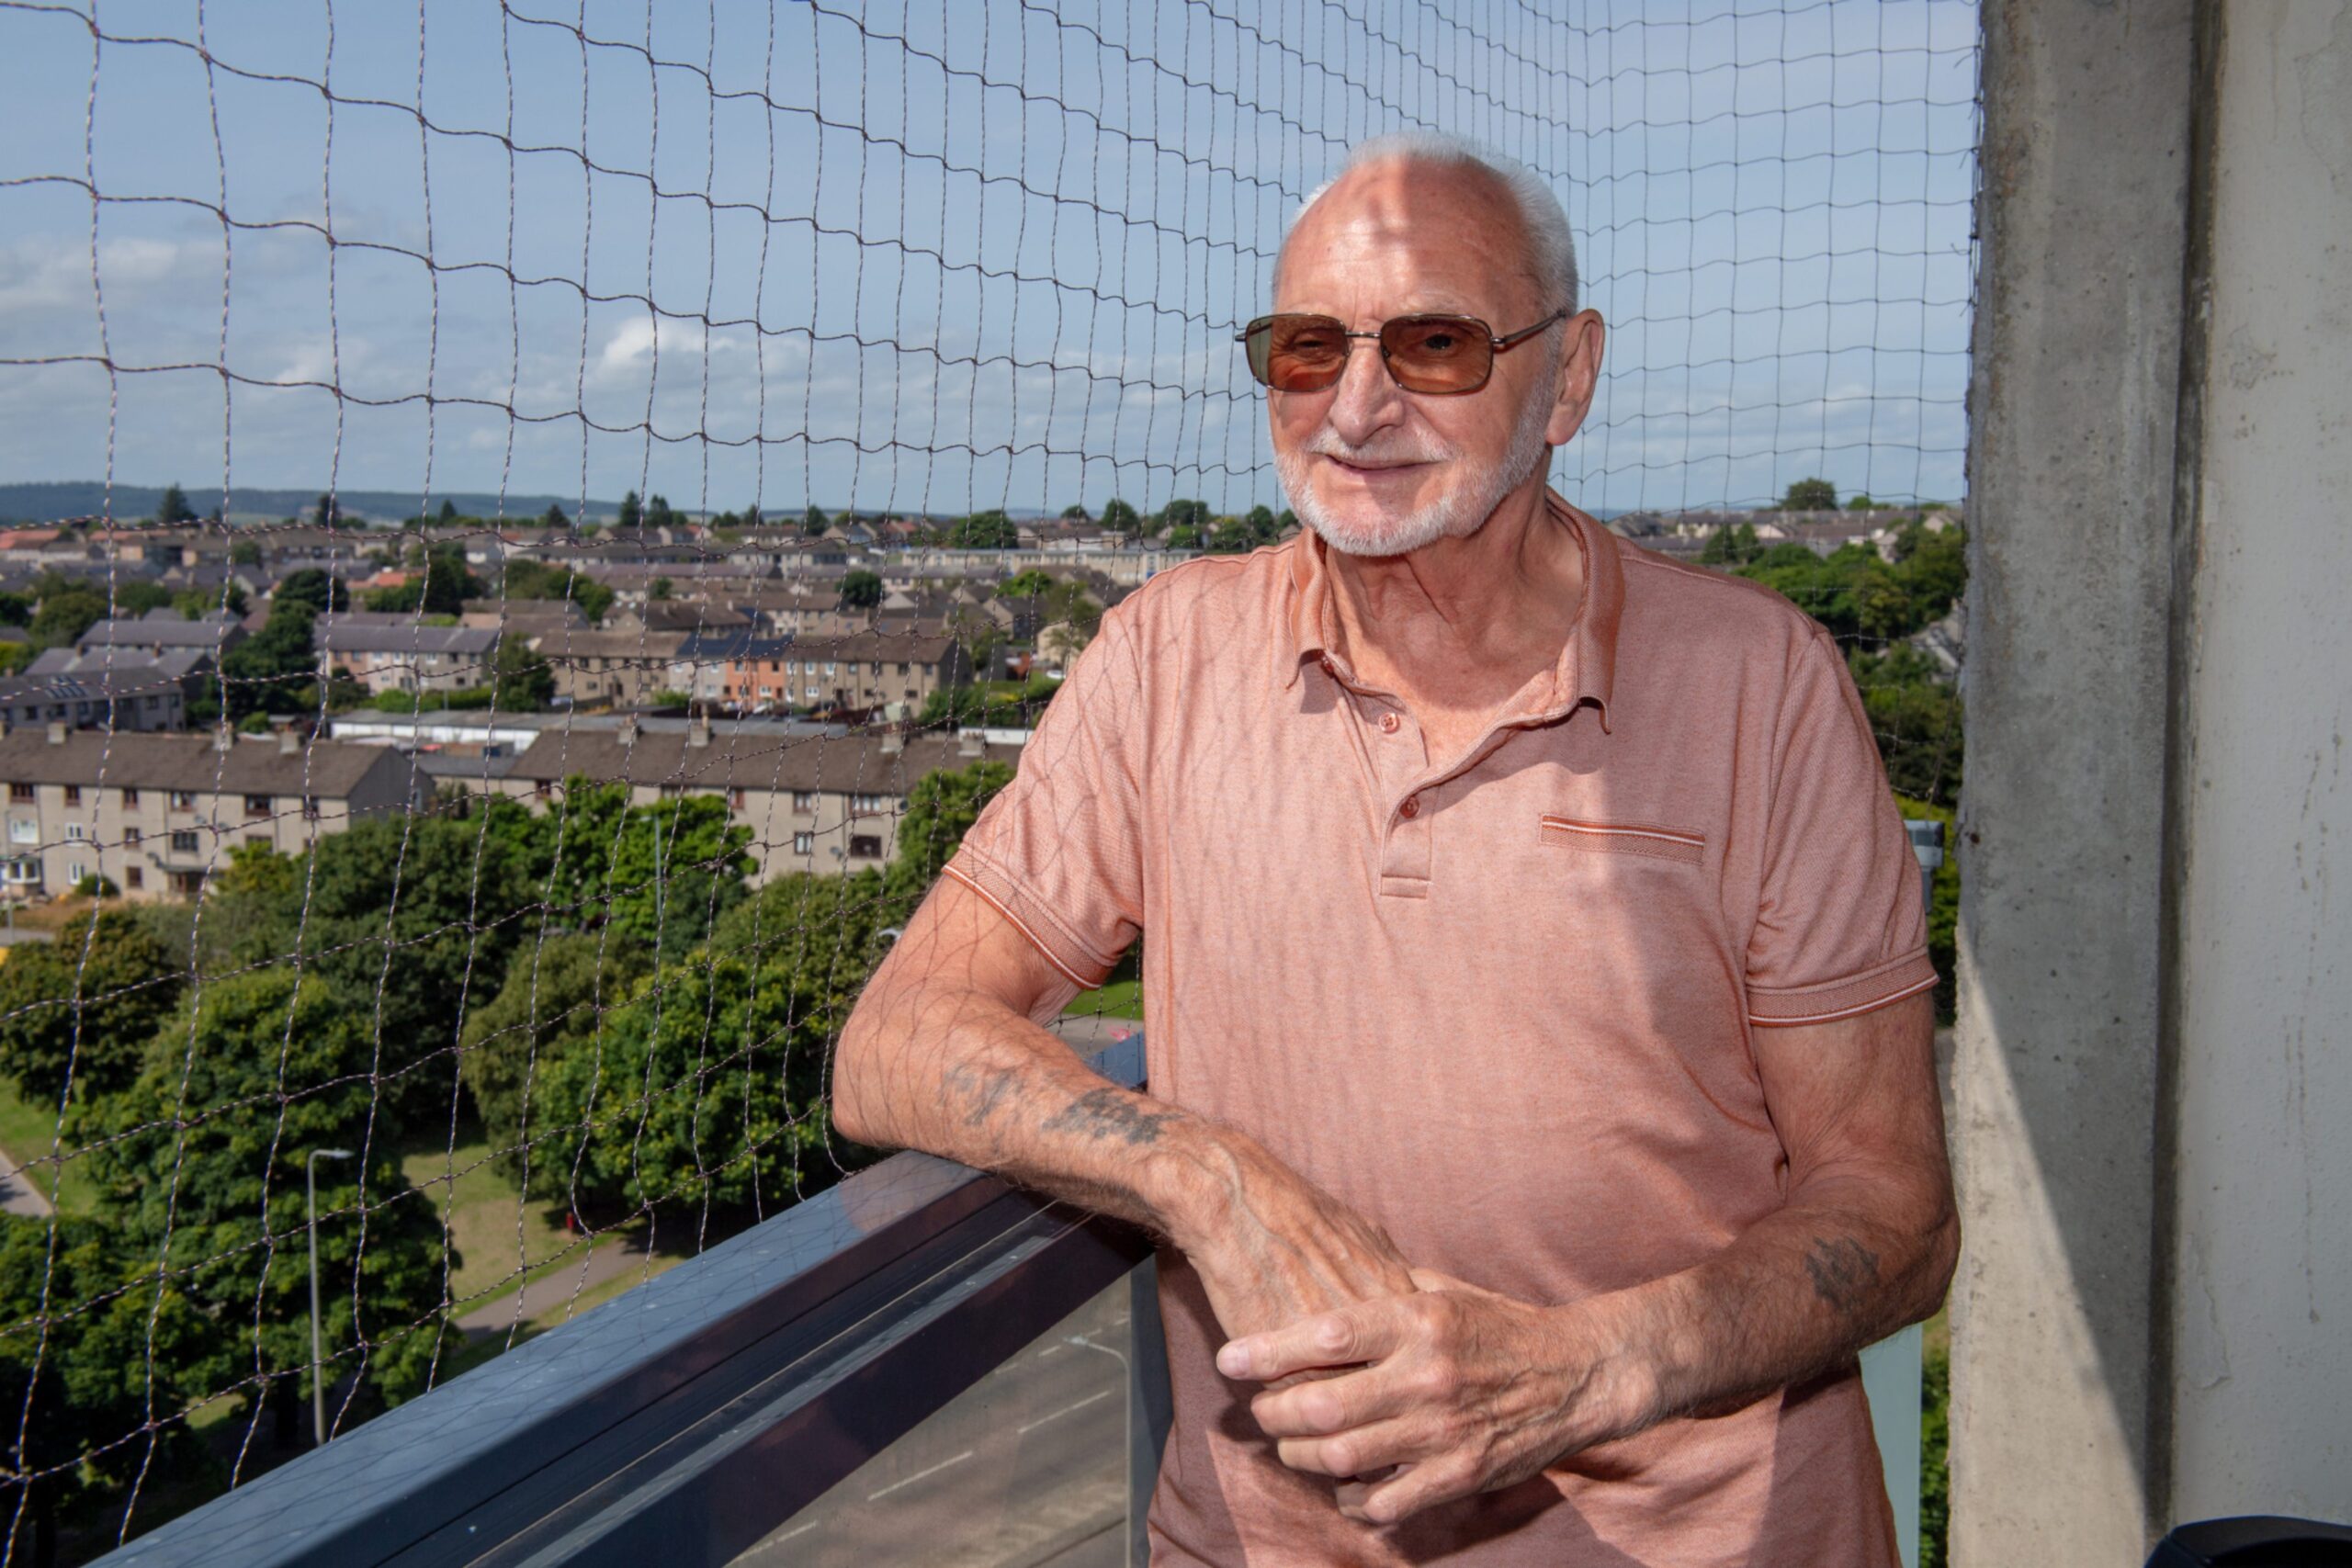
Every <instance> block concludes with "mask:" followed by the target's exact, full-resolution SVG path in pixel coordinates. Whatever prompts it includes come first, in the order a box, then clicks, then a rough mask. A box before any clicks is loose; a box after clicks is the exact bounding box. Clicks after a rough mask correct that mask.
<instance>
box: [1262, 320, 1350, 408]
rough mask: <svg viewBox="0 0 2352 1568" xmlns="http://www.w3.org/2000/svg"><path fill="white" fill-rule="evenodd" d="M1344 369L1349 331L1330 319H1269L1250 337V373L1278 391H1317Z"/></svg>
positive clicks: (1346, 364)
mask: <svg viewBox="0 0 2352 1568" xmlns="http://www.w3.org/2000/svg"><path fill="white" fill-rule="evenodd" d="M1261 344H1263V345H1264V346H1263V347H1262V349H1261V346H1260V345H1261ZM1347 367H1348V329H1347V328H1346V327H1345V326H1343V325H1341V324H1340V322H1338V321H1333V320H1332V319H1331V318H1330V317H1329V316H1270V317H1268V318H1267V319H1266V322H1265V326H1264V329H1263V330H1262V331H1260V332H1252V333H1250V372H1251V373H1252V374H1253V375H1255V376H1256V377H1257V378H1258V379H1259V380H1261V381H1262V382H1264V383H1265V384H1266V385H1267V386H1269V387H1272V389H1274V390H1276V391H1278V392H1319V391H1321V390H1322V389H1324V388H1326V387H1329V386H1330V385H1331V384H1332V383H1333V382H1335V381H1337V380H1338V379H1339V378H1340V372H1341V371H1343V370H1345V369H1347Z"/></svg>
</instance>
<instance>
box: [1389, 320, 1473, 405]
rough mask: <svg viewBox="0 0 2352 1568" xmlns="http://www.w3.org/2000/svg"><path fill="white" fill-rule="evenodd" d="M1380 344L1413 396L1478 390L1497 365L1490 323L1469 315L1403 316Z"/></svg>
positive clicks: (1393, 371) (1399, 381)
mask: <svg viewBox="0 0 2352 1568" xmlns="http://www.w3.org/2000/svg"><path fill="white" fill-rule="evenodd" d="M1380 346H1381V349H1382V351H1383V352H1384V353H1385V354H1386V355H1387V356H1388V371H1389V374H1390V375H1392V376H1394V377H1396V378H1397V385H1398V386H1400V387H1402V388H1404V389H1406V390H1407V391H1408V392H1441V393H1442V392H1475V391H1476V390H1477V389H1479V388H1481V387H1483V386H1485V385H1486V384H1487V376H1488V375H1489V374H1490V373H1491V372H1492V371H1493V369H1494V367H1495V349H1494V340H1493V338H1492V337H1491V336H1489V335H1488V333H1487V327H1486V323H1485V322H1483V321H1472V320H1471V319H1470V318H1469V317H1467V316H1399V317H1397V319H1396V320H1395V321H1387V322H1384V323H1383V324H1382V326H1381V329H1380Z"/></svg>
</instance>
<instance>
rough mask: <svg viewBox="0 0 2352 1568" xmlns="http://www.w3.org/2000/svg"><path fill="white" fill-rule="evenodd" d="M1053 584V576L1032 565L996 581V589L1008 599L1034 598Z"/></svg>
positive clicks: (1051, 587)
mask: <svg viewBox="0 0 2352 1568" xmlns="http://www.w3.org/2000/svg"><path fill="white" fill-rule="evenodd" d="M1053 586H1054V580H1053V578H1052V577H1051V576H1049V575H1047V574H1046V573H1045V572H1043V571H1040V570H1037V569H1036V568H1035V567H1034V566H1033V567H1031V568H1030V569H1029V570H1026V571H1016V572H1014V573H1013V574H1012V576H1011V577H1008V578H1006V579H1005V580H1004V581H1002V582H1000V583H998V584H997V585H996V591H997V592H999V593H1000V594H1002V595H1003V596H1004V597H1005V598H1008V599H1035V598H1036V597H1037V596H1038V595H1039V594H1041V593H1046V592H1051V591H1052V589H1053Z"/></svg>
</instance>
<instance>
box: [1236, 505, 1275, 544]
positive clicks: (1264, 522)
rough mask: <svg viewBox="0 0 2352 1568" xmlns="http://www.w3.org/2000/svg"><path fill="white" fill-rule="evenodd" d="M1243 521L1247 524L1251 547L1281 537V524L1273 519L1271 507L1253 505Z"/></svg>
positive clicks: (1271, 541)
mask: <svg viewBox="0 0 2352 1568" xmlns="http://www.w3.org/2000/svg"><path fill="white" fill-rule="evenodd" d="M1244 521H1245V522H1246V523H1247V525H1248V526H1249V529H1250V544H1251V545H1252V546H1253V547H1254V546H1257V545H1271V544H1272V543H1273V542H1274V541H1275V540H1276V539H1279V538H1281V537H1282V534H1283V530H1282V525H1280V524H1279V523H1277V522H1275V521H1274V513H1273V509H1272V507H1269V506H1263V505H1261V506H1253V507H1251V508H1250V515H1249V517H1248V518H1246V519H1245V520H1244Z"/></svg>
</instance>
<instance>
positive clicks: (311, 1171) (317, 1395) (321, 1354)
mask: <svg viewBox="0 0 2352 1568" xmlns="http://www.w3.org/2000/svg"><path fill="white" fill-rule="evenodd" d="M350 1157H351V1151H350V1150H349V1149H312V1150H311V1155H310V1157H309V1158H308V1159H306V1160H304V1161H303V1162H302V1170H303V1175H304V1176H305V1178H306V1179H308V1181H309V1183H310V1190H311V1421H312V1423H313V1425H312V1427H311V1429H312V1431H313V1432H315V1433H316V1434H317V1438H318V1443H319V1446H320V1447H321V1448H324V1447H325V1446H326V1441H327V1385H326V1381H325V1379H326V1350H325V1348H324V1346H323V1345H322V1344H321V1342H320V1338H319V1161H321V1160H322V1159H349V1158H350Z"/></svg>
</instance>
